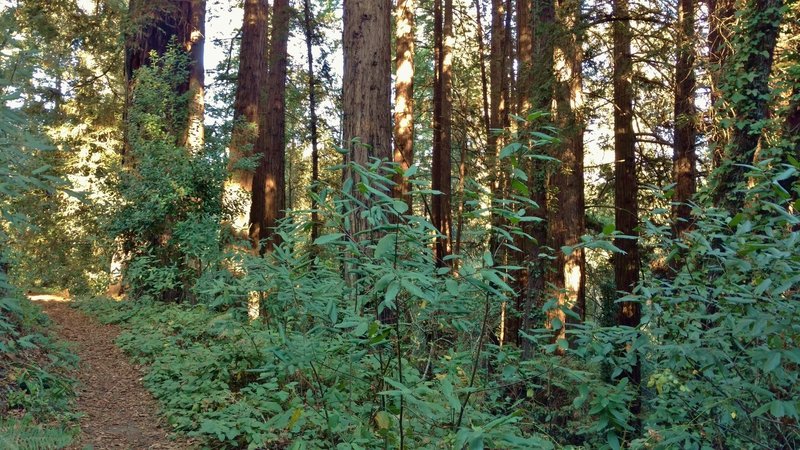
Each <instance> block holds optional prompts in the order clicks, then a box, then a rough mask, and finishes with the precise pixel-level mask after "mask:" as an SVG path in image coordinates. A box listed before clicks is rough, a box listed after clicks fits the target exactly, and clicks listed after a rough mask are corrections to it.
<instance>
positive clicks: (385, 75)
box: [342, 0, 392, 239]
mask: <svg viewBox="0 0 800 450" xmlns="http://www.w3.org/2000/svg"><path fill="white" fill-rule="evenodd" d="M390 12H391V2H390V1H389V0H345V1H344V17H343V18H344V32H343V36H342V43H343V50H344V72H343V79H342V109H343V113H344V118H343V119H344V123H343V147H345V148H346V149H347V154H346V155H345V162H346V163H347V162H351V161H352V162H355V163H358V164H364V165H365V164H367V163H368V162H369V161H370V159H371V158H373V157H375V158H380V159H382V160H385V161H389V160H391V158H392V147H391V145H392V144H391V139H392V126H391V117H390V114H391V103H390V97H389V95H390V86H391V60H390V54H391V35H390V33H391V26H390ZM343 176H344V178H345V179H352V180H353V182H354V184H353V185H354V186H356V185H357V184H358V175H357V174H355V173H354V172H353V171H352V170H349V169H348V170H345V173H344V174H343ZM354 195H355V196H356V198H359V199H360V200H361V201H362V202H365V199H364V197H363V196H361V194H360V193H358V191H357V190H354ZM365 206H366V204H365ZM360 211H361V208H357V210H356V211H354V212H353V214H352V216H351V230H350V231H351V233H352V235H353V236H354V237H355V238H356V239H358V238H360V235H361V233H362V232H363V231H364V230H366V229H367V228H368V224H367V221H366V219H365V218H363V217H361V214H360Z"/></svg>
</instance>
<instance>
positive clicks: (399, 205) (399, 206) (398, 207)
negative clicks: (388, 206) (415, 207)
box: [392, 200, 408, 214]
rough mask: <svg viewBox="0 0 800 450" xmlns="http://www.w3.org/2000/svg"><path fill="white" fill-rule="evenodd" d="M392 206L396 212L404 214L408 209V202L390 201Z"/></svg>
mask: <svg viewBox="0 0 800 450" xmlns="http://www.w3.org/2000/svg"><path fill="white" fill-rule="evenodd" d="M392 208H394V210H395V211H397V213H398V214H404V213H405V212H406V211H408V204H407V203H406V202H404V201H402V200H395V201H393V202H392Z"/></svg>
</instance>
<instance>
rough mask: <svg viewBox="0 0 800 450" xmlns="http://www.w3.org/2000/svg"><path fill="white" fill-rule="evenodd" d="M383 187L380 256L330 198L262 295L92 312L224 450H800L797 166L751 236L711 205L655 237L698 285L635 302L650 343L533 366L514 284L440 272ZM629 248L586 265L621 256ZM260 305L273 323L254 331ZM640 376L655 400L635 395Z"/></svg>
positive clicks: (178, 415) (544, 345) (189, 425)
mask: <svg viewBox="0 0 800 450" xmlns="http://www.w3.org/2000/svg"><path fill="white" fill-rule="evenodd" d="M379 167H380V166H379V165H377V164H376V165H375V166H373V167H372V169H373V170H368V169H365V168H356V170H359V171H360V174H361V176H362V180H363V186H364V187H363V188H362V192H363V191H366V192H368V193H369V194H368V195H370V196H372V198H371V199H370V200H371V201H372V204H373V205H376V206H374V207H373V208H371V209H369V210H366V209H362V211H364V213H363V214H364V215H365V216H366V217H367V218H368V221H369V222H370V223H371V224H373V227H372V228H371V229H370V231H369V232H368V233H365V236H361V237H358V238H353V237H351V236H348V234H347V231H346V230H347V227H346V226H345V222H346V221H347V220H348V218H349V213H350V211H352V210H353V209H355V208H357V207H358V206H357V203H356V202H357V200H355V198H354V197H353V196H352V195H351V194H349V193H348V192H347V191H345V192H344V193H338V194H337V193H336V192H333V191H329V190H324V189H323V190H322V191H321V193H320V194H319V195H320V197H321V200H323V201H321V203H320V204H321V205H326V206H325V207H323V208H322V210H321V211H320V213H321V216H322V217H324V220H325V223H326V227H325V229H326V230H327V231H328V232H329V233H327V234H323V235H322V236H320V237H319V238H317V240H316V241H315V242H314V243H309V242H308V240H307V239H308V238H307V234H306V233H305V231H304V230H305V229H306V228H307V227H309V226H310V223H308V222H307V220H305V219H304V218H307V217H308V216H307V215H305V214H300V213H298V214H296V215H292V216H290V217H289V218H288V219H287V220H286V221H285V222H284V224H283V225H282V226H281V228H280V233H281V236H282V238H283V243H282V244H281V245H280V246H278V247H277V248H276V249H275V250H274V251H273V252H272V253H270V254H269V255H268V256H267V257H265V258H260V257H255V256H251V255H249V254H240V255H238V257H239V259H237V260H236V263H235V264H236V268H237V271H244V275H240V276H234V274H233V273H231V271H230V269H226V268H224V267H222V266H223V265H224V264H232V263H231V261H230V260H229V259H228V258H230V255H225V256H226V257H224V258H223V255H222V254H221V255H220V257H221V258H222V259H220V260H219V265H217V267H216V269H214V270H211V271H209V272H206V273H205V274H204V275H203V276H201V277H200V278H199V279H198V282H197V283H196V284H195V286H194V287H193V290H194V291H193V292H194V294H193V296H192V298H195V299H196V300H195V301H194V302H192V303H183V304H171V303H170V304H164V303H163V302H160V301H157V298H158V297H154V296H152V295H150V296H148V295H144V296H140V297H138V298H137V299H136V301H128V302H114V301H108V300H95V301H91V302H86V303H83V304H81V308H83V309H84V310H85V311H88V312H90V313H92V314H95V315H97V316H98V317H99V318H100V319H101V320H103V321H105V322H114V323H122V324H124V325H125V327H127V328H128V332H126V333H125V334H123V335H122V336H121V337H120V338H119V340H118V344H119V345H120V346H121V347H122V348H123V349H125V350H126V351H127V352H128V353H129V354H130V355H131V356H132V357H133V358H134V359H135V360H137V361H138V362H140V363H145V364H148V365H150V371H149V373H148V375H147V377H146V378H145V383H146V385H147V387H148V388H149V389H150V390H151V391H152V392H153V393H154V394H155V395H156V397H157V398H159V399H160V400H161V402H162V404H163V405H164V407H165V412H166V414H167V416H168V418H169V422H170V423H171V424H172V425H173V426H174V427H175V429H176V430H179V431H182V432H185V433H187V434H189V435H190V436H195V437H198V438H200V439H202V440H203V441H204V442H207V443H208V444H209V445H211V446H212V447H222V448H261V447H265V446H266V447H289V448H318V447H324V448H354V449H357V448H377V447H385V446H388V447H392V448H394V447H398V446H399V445H400V443H401V441H402V443H403V445H404V446H406V447H408V448H439V447H455V448H462V447H470V448H560V447H562V446H570V445H571V444H575V445H579V444H580V445H584V446H588V447H591V448H620V447H622V446H623V445H624V446H626V447H631V448H793V447H795V446H797V445H798V443H800V433H799V432H798V428H797V426H796V422H795V421H796V420H797V417H798V411H797V407H798V405H797V399H798V392H797V390H798V383H797V371H796V370H795V367H796V364H798V363H800V350H798V346H797V345H796V344H797V342H796V339H797V338H796V336H797V335H798V329H797V326H798V325H797V318H798V306H797V305H798V303H797V300H798V292H797V286H798V284H800V275H799V274H800V248H798V245H800V242H798V235H797V232H796V231H793V230H794V229H795V228H796V227H797V225H798V223H800V219H798V217H797V216H796V215H795V214H793V213H792V212H790V210H789V208H793V207H794V206H792V205H791V203H790V201H791V199H790V196H789V195H788V192H786V191H784V190H783V189H782V188H780V182H782V181H783V180H785V179H787V177H790V176H794V174H796V173H797V167H796V166H791V165H785V166H781V167H780V169H781V170H780V171H778V172H776V171H774V170H771V169H768V168H765V167H752V168H751V175H752V177H753V179H754V180H759V182H758V183H757V184H756V185H755V186H754V187H752V188H751V189H749V190H748V191H747V194H746V195H747V197H748V203H747V205H748V206H747V207H746V208H745V209H743V210H742V211H741V212H739V213H737V214H736V215H734V216H731V215H730V214H729V213H728V212H727V211H724V210H720V209H716V208H701V207H700V206H697V205H695V207H694V208H695V211H694V213H695V214H696V216H697V217H698V221H697V222H696V225H695V228H694V229H693V230H692V231H690V232H688V233H687V234H686V235H685V237H684V238H683V239H672V238H669V237H665V236H669V232H668V231H667V230H665V229H664V228H663V226H656V225H654V224H652V223H650V222H648V223H647V225H646V227H645V229H644V230H645V231H646V233H644V238H643V239H644V240H645V241H646V242H648V243H651V244H650V245H652V248H654V249H660V250H662V251H663V252H664V253H665V254H670V253H671V254H672V255H673V257H675V258H681V259H682V260H683V261H684V265H683V268H682V269H681V270H680V271H678V272H677V273H676V275H675V277H674V278H673V279H661V278H659V277H658V276H656V275H653V274H649V275H648V276H646V277H644V279H643V281H642V282H641V284H640V285H639V286H638V287H637V288H636V289H635V291H634V294H632V296H631V297H630V298H628V299H627V300H628V301H635V302H638V303H639V304H640V305H641V306H642V309H643V316H644V319H643V321H642V325H641V326H640V327H638V328H629V327H620V326H603V325H602V324H600V323H595V322H592V321H586V322H584V323H582V324H580V325H577V324H576V325H572V326H570V327H569V328H568V329H567V336H568V339H567V340H559V341H557V342H553V341H552V338H551V336H552V330H549V329H541V330H535V331H534V332H533V333H532V334H530V335H529V336H527V338H528V339H529V340H530V341H531V343H532V344H533V348H534V351H533V355H532V356H531V357H528V358H522V353H521V350H520V348H519V347H516V346H512V345H505V346H502V347H501V346H499V345H498V344H497V343H496V342H493V341H492V338H491V337H490V335H491V333H492V332H493V329H494V328H495V327H497V325H498V323H497V317H498V315H499V314H500V311H501V304H502V301H503V299H504V298H506V297H505V296H507V295H509V294H510V293H513V290H512V289H511V288H510V287H509V285H508V284H507V280H510V278H511V277H512V276H513V273H514V268H509V267H505V266H501V265H499V264H497V263H495V261H494V260H493V256H492V255H491V254H489V253H483V254H478V255H473V256H463V257H459V262H458V264H456V265H454V266H456V267H457V268H458V269H457V272H456V271H455V270H451V269H449V268H442V267H438V268H437V267H436V265H434V264H433V263H432V262H431V261H432V260H433V258H432V255H431V250H430V246H429V245H428V244H427V242H428V241H427V239H426V234H427V233H428V230H430V227H431V226H430V224H429V223H428V222H427V221H426V220H425V219H424V218H422V217H419V216H414V215H407V214H403V213H404V212H405V210H406V208H405V203H402V202H397V201H395V200H393V199H391V198H390V197H389V196H388V195H386V194H385V192H386V189H387V187H388V186H389V185H390V184H391V182H390V181H389V179H388V178H385V177H384V176H382V175H380V174H379V173H376V171H379ZM346 187H347V186H346ZM756 200H757V201H756ZM795 206H796V205H795ZM511 210H512V211H514V210H515V208H511ZM507 212H508V211H507ZM476 213H480V211H476ZM509 217H513V214H512V213H509ZM510 222H513V221H510ZM607 231H608V230H607ZM518 232H520V231H519V229H517V228H516V227H513V226H509V227H508V229H507V230H504V232H503V234H504V235H505V234H506V233H508V235H509V236H510V235H512V234H513V233H518ZM613 234H614V233H613V232H610V233H609V234H607V235H604V234H600V235H597V236H594V237H591V238H590V237H588V236H587V238H586V239H584V243H583V244H582V245H584V246H586V247H588V248H610V249H611V250H613V245H612V244H611V242H610V238H611V237H612V235H613ZM476 239H482V238H481V237H476ZM151 269H152V270H160V269H157V268H154V267H152V266H151ZM166 270H171V269H166ZM137 279H138V278H137ZM352 280H355V282H353V281H352ZM140 292H147V290H140ZM252 292H257V293H258V294H259V295H260V299H261V302H260V304H261V308H262V309H261V317H260V318H259V319H257V320H249V319H248V318H247V311H248V301H249V299H250V298H251V297H250V295H251V293H252ZM610 307H612V308H613V303H612V304H611V306H610ZM549 308H554V306H553V302H552V301H551V302H547V303H546V304H544V305H542V306H541V311H540V312H539V314H541V315H543V316H544V315H546V314H547V312H548V309H549ZM386 311H391V312H392V314H393V315H396V316H395V317H396V320H394V323H386V321H385V312H386ZM599 316H602V314H599ZM381 317H384V322H383V323H382V322H381V321H380V320H379V319H380V318H381ZM620 349H624V350H620ZM637 362H638V364H640V365H641V370H642V380H643V384H642V386H634V385H631V384H630V383H629V382H628V378H626V377H625V376H623V375H624V374H625V373H629V372H630V371H631V370H632V368H633V367H634V366H635V365H636V364H637ZM634 404H638V405H639V406H637V407H636V408H638V411H639V412H638V414H637V415H634V414H632V412H631V411H632V410H633V408H632V405H634Z"/></svg>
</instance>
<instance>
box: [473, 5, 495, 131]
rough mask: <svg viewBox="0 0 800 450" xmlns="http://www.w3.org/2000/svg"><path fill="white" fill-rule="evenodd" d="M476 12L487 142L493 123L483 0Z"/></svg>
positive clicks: (477, 6)
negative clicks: (490, 107) (490, 106)
mask: <svg viewBox="0 0 800 450" xmlns="http://www.w3.org/2000/svg"><path fill="white" fill-rule="evenodd" d="M475 13H476V16H475V17H476V19H475V22H476V26H475V34H476V40H477V41H478V55H479V58H480V68H481V100H483V126H484V128H485V129H486V130H485V131H486V142H487V145H488V142H489V141H490V139H491V135H492V125H491V121H490V119H489V80H488V78H487V75H486V61H485V58H484V55H485V54H486V53H485V50H484V47H485V45H484V42H483V9H482V8H481V0H475Z"/></svg>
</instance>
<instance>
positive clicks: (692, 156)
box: [672, 0, 697, 236]
mask: <svg viewBox="0 0 800 450" xmlns="http://www.w3.org/2000/svg"><path fill="white" fill-rule="evenodd" d="M677 25H678V30H677V40H676V45H677V58H676V64H675V114H674V121H675V125H674V126H675V132H674V138H673V139H674V143H673V149H674V151H673V157H672V161H673V168H672V174H673V181H674V182H675V196H674V197H673V199H672V200H673V202H675V203H676V204H675V206H673V208H672V215H673V219H674V222H675V225H674V231H675V235H676V236H680V235H681V234H683V232H684V231H686V230H687V229H688V228H689V226H690V219H691V218H690V213H691V207H690V206H689V205H688V204H687V202H688V201H689V200H691V198H692V196H694V193H695V191H696V189H697V187H696V177H697V173H696V172H697V169H696V164H697V154H696V152H695V137H696V134H697V132H696V128H697V117H696V112H695V106H694V99H695V77H694V60H695V51H694V45H695V42H694V37H695V33H694V0H678V23H677Z"/></svg>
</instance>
